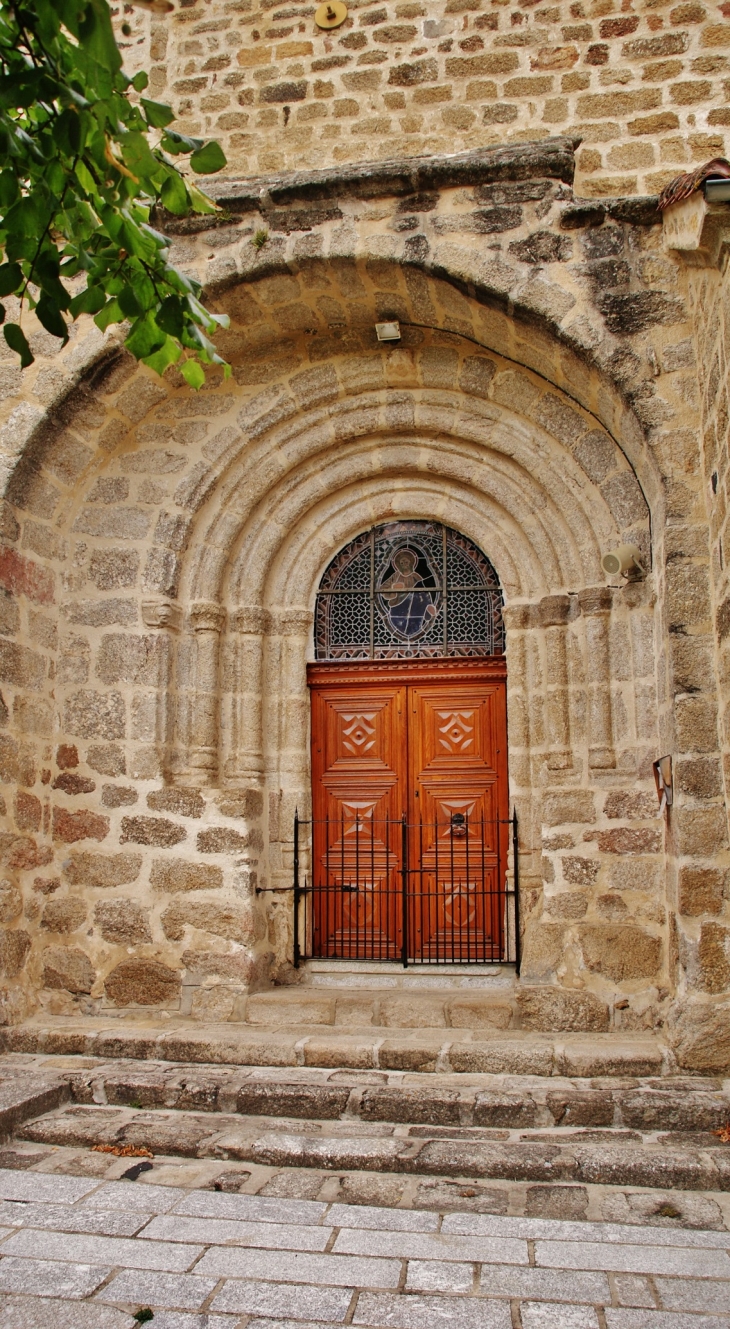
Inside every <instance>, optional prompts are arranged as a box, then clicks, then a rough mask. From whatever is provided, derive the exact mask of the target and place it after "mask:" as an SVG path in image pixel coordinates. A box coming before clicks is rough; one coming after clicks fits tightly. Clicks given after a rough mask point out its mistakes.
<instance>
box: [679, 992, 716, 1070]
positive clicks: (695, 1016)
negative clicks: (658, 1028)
mask: <svg viewBox="0 0 730 1329" xmlns="http://www.w3.org/2000/svg"><path fill="white" fill-rule="evenodd" d="M670 1029H671V1033H672V1041H673V1043H674V1051H675V1054H676V1057H677V1061H678V1062H679V1065H680V1066H682V1067H684V1068H685V1069H686V1070H688V1071H693V1072H695V1073H699V1074H704V1075H708V1074H709V1075H712V1074H718V1075H728V1074H730V1005H729V1004H728V1003H727V1001H720V1002H712V1003H700V1002H697V1001H694V1002H684V1003H682V1006H681V1007H679V1008H678V1009H677V1010H676V1011H675V1012H674V1019H673V1021H672V1023H671V1025H670Z"/></svg>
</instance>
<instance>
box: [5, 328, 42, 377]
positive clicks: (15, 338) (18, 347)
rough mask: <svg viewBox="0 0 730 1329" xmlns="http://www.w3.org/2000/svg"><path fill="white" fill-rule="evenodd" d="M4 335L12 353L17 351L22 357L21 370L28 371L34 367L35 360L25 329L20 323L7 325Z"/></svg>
mask: <svg viewBox="0 0 730 1329" xmlns="http://www.w3.org/2000/svg"><path fill="white" fill-rule="evenodd" d="M3 335H4V337H5V340H6V342H7V343H8V346H9V347H10V349H11V351H15V352H16V354H17V355H19V356H20V367H21V369H27V368H28V365H32V364H33V361H34V359H35V356H34V355H33V353H32V351H31V349H30V346H29V345H28V341H27V338H26V335H25V333H24V332H23V329H22V328H21V327H20V324H18V323H6V324H5V327H4V328H3Z"/></svg>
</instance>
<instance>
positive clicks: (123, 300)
mask: <svg viewBox="0 0 730 1329" xmlns="http://www.w3.org/2000/svg"><path fill="white" fill-rule="evenodd" d="M117 303H118V305H119V308H120V309H121V311H122V313H123V314H124V316H125V318H139V316H140V314H143V313H144V312H145V311H144V306H143V305H142V304H140V301H139V300H138V299H137V296H136V294H135V292H134V290H133V289H132V287H131V286H125V288H124V290H123V291H120V292H119V295H118V296H117Z"/></svg>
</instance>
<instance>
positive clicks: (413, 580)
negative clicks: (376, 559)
mask: <svg viewBox="0 0 730 1329" xmlns="http://www.w3.org/2000/svg"><path fill="white" fill-rule="evenodd" d="M379 591H380V595H379V600H380V604H381V607H382V612H384V614H385V616H386V618H387V620H388V622H389V624H390V626H391V628H392V629H393V631H394V632H397V633H399V634H400V635H401V636H402V637H407V638H409V639H412V638H414V637H418V636H419V635H420V634H421V633H422V632H423V631H424V629H425V628H428V627H430V626H431V624H432V622H433V620H434V618H435V617H436V615H437V614H438V610H439V602H440V599H441V596H440V594H439V592H438V590H437V582H436V578H435V576H434V574H433V571H432V570H431V567H430V565H429V562H428V559H427V558H426V556H425V554H424V553H423V551H422V550H418V549H414V548H412V547H410V546H401V548H400V549H396V550H395V552H394V554H393V556H392V558H391V559H390V562H389V563H388V566H387V567H386V568H385V571H384V575H383V577H382V579H381V582H380V586H379Z"/></svg>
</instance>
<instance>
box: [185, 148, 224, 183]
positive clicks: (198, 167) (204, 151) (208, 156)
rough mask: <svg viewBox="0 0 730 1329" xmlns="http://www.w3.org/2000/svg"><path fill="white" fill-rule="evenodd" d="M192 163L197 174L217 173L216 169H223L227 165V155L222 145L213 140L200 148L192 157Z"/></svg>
mask: <svg viewBox="0 0 730 1329" xmlns="http://www.w3.org/2000/svg"><path fill="white" fill-rule="evenodd" d="M190 165H191V166H192V168H193V170H194V171H195V173H196V175H215V173H216V171H222V170H223V167H224V166H226V165H227V161H226V155H225V153H224V151H223V149H222V147H221V145H220V143H216V142H215V140H212V141H211V142H210V143H206V144H205V147H203V148H198V150H197V152H194V153H193V155H192V157H191V158H190Z"/></svg>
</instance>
